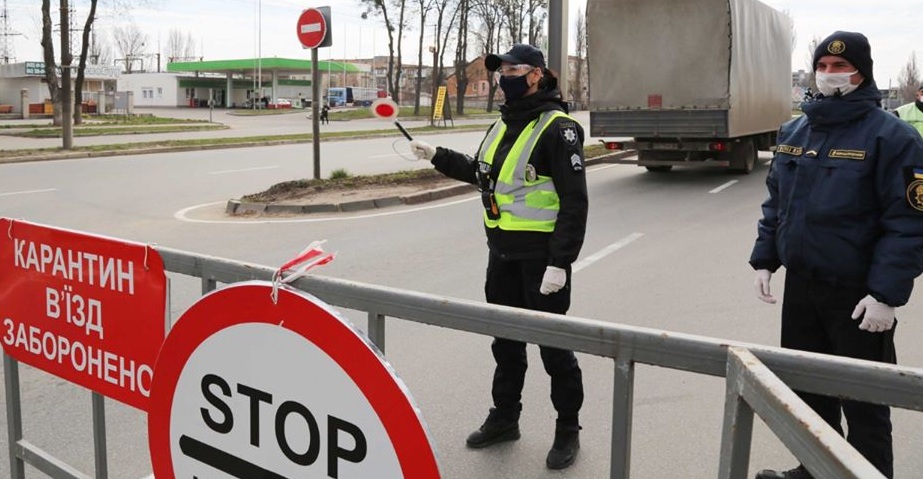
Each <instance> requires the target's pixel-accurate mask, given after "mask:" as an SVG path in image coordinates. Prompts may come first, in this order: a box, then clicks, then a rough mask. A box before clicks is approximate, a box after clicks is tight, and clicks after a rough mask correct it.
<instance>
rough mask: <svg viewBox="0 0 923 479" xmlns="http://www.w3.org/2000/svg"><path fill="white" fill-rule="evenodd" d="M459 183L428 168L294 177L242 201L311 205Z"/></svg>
mask: <svg viewBox="0 0 923 479" xmlns="http://www.w3.org/2000/svg"><path fill="white" fill-rule="evenodd" d="M458 184H460V182H459V181H457V180H453V179H451V178H446V177H445V176H444V175H443V174H442V173H439V172H438V171H435V170H431V169H424V170H413V171H401V172H398V173H389V174H384V175H371V176H351V177H346V178H337V179H321V180H314V179H311V180H294V181H286V182H283V183H277V184H275V185H273V186H271V187H270V188H269V189H267V190H266V191H262V192H259V193H254V194H250V195H246V196H244V197H242V198H241V201H245V202H251V203H273V204H291V205H313V204H324V203H332V204H338V203H345V202H350V201H360V200H372V199H379V198H388V197H392V196H405V195H409V194H413V193H419V192H421V191H428V190H433V189H438V188H444V187H446V186H454V185H458Z"/></svg>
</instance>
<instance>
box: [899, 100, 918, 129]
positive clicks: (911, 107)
mask: <svg viewBox="0 0 923 479" xmlns="http://www.w3.org/2000/svg"><path fill="white" fill-rule="evenodd" d="M895 111H897V114H898V115H900V117H901V120H904V121H906V122H907V123H910V126H912V127H914V128H916V129H917V131H918V132H920V135H923V111H920V109H919V108H917V104H916V103H908V104H906V105H901V106H899V107H898V108H897V110H895Z"/></svg>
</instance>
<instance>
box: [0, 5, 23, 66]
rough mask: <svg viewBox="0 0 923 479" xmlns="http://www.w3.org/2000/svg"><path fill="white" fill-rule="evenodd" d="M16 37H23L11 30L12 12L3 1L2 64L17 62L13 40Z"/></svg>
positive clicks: (0, 18)
mask: <svg viewBox="0 0 923 479" xmlns="http://www.w3.org/2000/svg"><path fill="white" fill-rule="evenodd" d="M16 35H22V33H16V32H13V31H12V30H11V29H10V11H9V9H8V8H7V4H6V0H3V10H2V11H0V64H2V65H9V64H10V63H15V62H16V53H15V51H14V48H13V39H12V37H14V36H16Z"/></svg>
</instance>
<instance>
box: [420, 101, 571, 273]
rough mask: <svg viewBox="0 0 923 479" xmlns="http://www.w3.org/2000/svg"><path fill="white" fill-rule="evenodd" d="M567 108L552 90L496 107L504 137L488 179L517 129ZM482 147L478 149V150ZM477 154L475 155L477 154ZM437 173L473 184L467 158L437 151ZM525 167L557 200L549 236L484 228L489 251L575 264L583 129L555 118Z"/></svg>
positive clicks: (472, 169) (471, 163) (508, 256)
mask: <svg viewBox="0 0 923 479" xmlns="http://www.w3.org/2000/svg"><path fill="white" fill-rule="evenodd" d="M549 110H561V111H564V112H566V111H567V107H566V106H565V105H564V103H563V102H561V100H560V93H559V92H558V91H557V90H556V89H555V90H540V91H539V92H537V93H535V94H532V95H529V96H526V97H524V98H522V99H520V100H518V101H515V102H508V103H507V104H506V105H503V106H501V107H500V113H501V118H502V119H503V121H504V122H505V123H506V127H507V129H506V133H505V134H504V136H503V139H502V140H501V142H500V145H499V147H498V148H497V152H496V155H495V157H494V161H493V168H492V170H491V177H492V178H493V179H494V180H496V178H497V174H498V173H499V171H500V168H501V167H502V165H503V161H505V159H506V155H507V153H509V150H510V148H511V147H512V146H513V143H514V142H515V141H516V139H517V138H518V137H519V134H520V133H521V132H522V130H523V129H524V128H525V127H526V125H528V124H529V122H531V121H532V120H535V119H536V118H538V116H539V115H540V114H541V113H542V112H545V111H549ZM487 147H488V145H484V144H483V143H482V144H481V146H480V148H479V150H483V149H486V148H487ZM479 155H480V151H479ZM432 163H433V165H434V166H435V167H436V169H437V170H439V171H440V172H442V173H443V174H445V175H446V176H448V177H450V178H455V179H457V180H461V181H464V182H467V183H471V184H475V185H476V184H477V175H476V172H477V161H476V160H475V159H474V158H471V157H470V156H468V155H465V154H463V153H459V152H457V151H454V150H450V149H447V148H442V147H439V148H437V149H436V156H435V157H433V159H432ZM529 163H530V164H531V165H532V166H533V167H535V171H536V173H537V174H539V175H545V176H550V177H551V179H552V181H553V182H554V188H555V191H556V192H557V194H558V197H559V198H560V201H561V208H560V210H559V211H558V217H557V220H556V221H555V228H554V231H553V232H551V233H544V232H538V231H505V230H502V229H500V228H486V227H485V229H486V230H487V245H488V247H489V248H490V251H491V252H492V253H494V254H496V255H498V256H500V257H501V258H503V259H508V260H517V259H535V258H542V257H544V258H547V260H548V264H549V265H552V266H557V267H559V268H564V267H566V266H568V265H570V264H571V263H573V262H574V261H575V260H576V259H577V255H578V254H579V253H580V247H581V246H583V237H584V234H585V233H586V219H587V206H588V200H587V187H586V172H585V171H584V165H583V128H582V127H581V126H580V124H579V123H577V122H576V121H574V120H572V119H569V118H556V119H555V120H554V121H553V123H552V124H551V125H549V126H548V128H547V129H546V130H545V132H544V134H543V135H542V137H541V139H540V140H539V142H538V143H537V144H536V145H535V149H534V150H533V151H532V156H531V158H529Z"/></svg>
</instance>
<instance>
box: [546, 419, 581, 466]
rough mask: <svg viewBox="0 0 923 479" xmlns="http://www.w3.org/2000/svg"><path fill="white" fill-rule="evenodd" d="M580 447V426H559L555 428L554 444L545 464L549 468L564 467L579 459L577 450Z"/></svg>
mask: <svg viewBox="0 0 923 479" xmlns="http://www.w3.org/2000/svg"><path fill="white" fill-rule="evenodd" d="M579 449H580V427H579V426H578V427H577V429H572V428H567V429H565V428H557V429H555V430H554V444H553V445H552V446H551V450H550V451H548V457H547V458H545V465H546V466H548V469H564V468H565V467H568V466H570V465H571V464H573V463H574V460H575V459H577V451H578V450H579Z"/></svg>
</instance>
